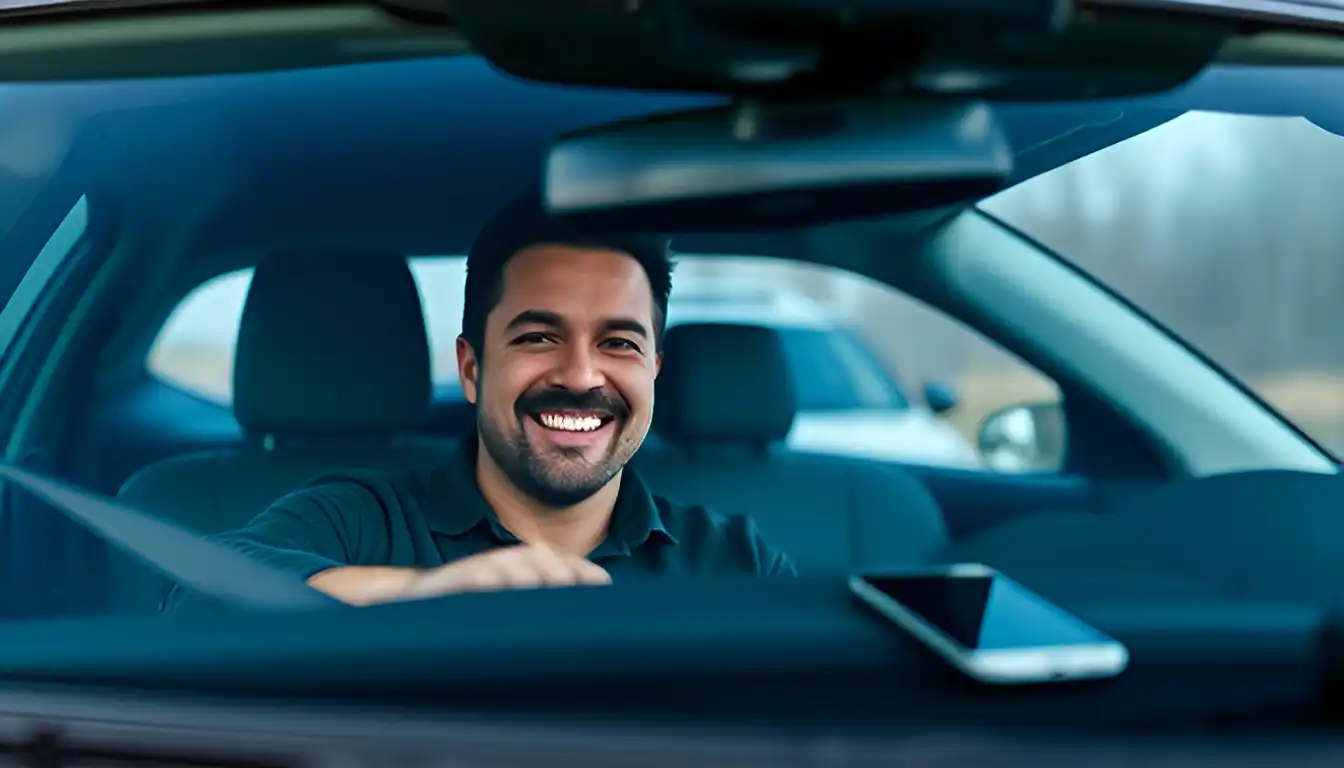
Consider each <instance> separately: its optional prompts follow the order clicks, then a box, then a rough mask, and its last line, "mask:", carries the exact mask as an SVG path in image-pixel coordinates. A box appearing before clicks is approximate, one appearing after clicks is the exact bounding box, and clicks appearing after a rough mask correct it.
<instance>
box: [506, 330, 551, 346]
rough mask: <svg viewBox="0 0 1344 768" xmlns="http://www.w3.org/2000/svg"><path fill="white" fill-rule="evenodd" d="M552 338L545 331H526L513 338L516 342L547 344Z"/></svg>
mask: <svg viewBox="0 0 1344 768" xmlns="http://www.w3.org/2000/svg"><path fill="white" fill-rule="evenodd" d="M549 340H550V338H549V337H548V336H547V335H546V334H544V333H525V334H523V335H522V336H519V337H518V338H516V339H514V340H513V343H514V344H545V343H546V342H547V341H549Z"/></svg>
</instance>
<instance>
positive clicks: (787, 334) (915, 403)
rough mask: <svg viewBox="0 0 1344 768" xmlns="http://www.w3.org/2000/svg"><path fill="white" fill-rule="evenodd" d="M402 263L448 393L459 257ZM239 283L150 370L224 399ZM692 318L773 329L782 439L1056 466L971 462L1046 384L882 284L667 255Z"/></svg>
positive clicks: (202, 310)
mask: <svg viewBox="0 0 1344 768" xmlns="http://www.w3.org/2000/svg"><path fill="white" fill-rule="evenodd" d="M410 263H411V267H412V271H413V273H414V274H415V277H416V281H417V283H418V285H419V288H420V293H421V298H422V302H423V305H424V308H425V320H426V326H427V330H428V332H429V338H430V344H431V346H432V348H433V350H432V360H433V375H434V381H435V385H436V391H437V397H438V398H440V399H441V400H453V399H458V398H460V397H461V390H460V388H459V387H458V384H457V355H456V346H455V343H456V338H457V336H458V334H459V332H460V330H461V321H462V288H463V283H464V279H465V268H464V264H463V260H462V259H461V258H458V257H433V256H425V257H413V258H411V259H410ZM250 280H251V271H250V270H244V271H241V272H235V273H232V274H229V275H224V276H222V277H219V278H216V279H215V280H212V281H210V282H208V283H206V284H204V285H202V286H200V287H199V288H198V289H196V290H195V291H194V292H193V293H192V294H190V295H189V296H188V297H187V298H186V299H185V300H184V301H183V302H182V304H181V306H179V307H178V308H177V310H176V311H175V312H174V313H173V314H172V316H171V318H170V319H169V320H168V322H167V323H166V324H165V326H164V328H163V330H162V332H161V333H160V335H159V338H158V340H157V341H156V343H155V345H154V348H153V350H152V352H151V354H150V358H149V361H148V365H149V369H150V370H151V372H153V373H154V374H155V375H156V376H158V377H159V378H160V379H161V380H163V381H166V382H168V383H170V384H172V385H174V386H177V387H181V388H183V389H187V390H189V391H192V392H194V393H196V394H198V395H200V396H202V397H205V398H207V399H210V400H213V401H215V402H218V403H220V404H221V405H225V406H226V405H228V404H229V402H230V401H231V397H232V372H233V356H234V350H235V346H236V341H237V334H238V323H239V319H240V317H241V315H242V311H243V304H244V301H245V300H246V296H247V287H248V283H249V281H250ZM700 321H716V322H742V323H750V324H764V325H770V326H772V327H777V328H779V330H780V332H781V334H782V340H783V342H784V345H785V350H786V354H787V356H788V362H789V366H790V370H791V373H792V375H793V377H794V381H795V390H796V393H797V396H798V400H799V409H800V417H799V421H798V422H796V424H795V430H794V434H793V435H791V436H790V441H791V443H792V444H793V445H794V447H797V448H801V449H806V450H810V451H817V452H822V453H827V452H829V453H836V454H860V455H864V456H868V457H870V458H878V459H883V458H885V459H892V460H899V461H906V462H915V463H928V464H934V465H948V466H976V467H979V466H984V465H985V464H986V463H988V464H989V465H990V466H992V467H996V468H1000V469H1014V470H1016V469H1024V468H1026V469H1053V468H1055V466H1056V465H1057V459H1052V460H1051V461H1047V462H1044V463H1041V462H1035V463H1033V462H1030V461H1019V460H1018V459H1016V458H1014V459H1011V460H1006V461H1005V460H1001V459H994V460H992V461H985V460H984V458H983V457H981V456H980V455H979V454H978V452H977V450H976V448H975V446H976V445H977V442H978V440H979V438H980V427H981V423H982V422H983V421H984V420H985V417H986V416H988V415H989V414H991V413H993V412H995V411H998V410H999V409H1002V408H1005V407H1007V406H1010V405H1015V404H1017V403H1019V402H1022V401H1025V400H1031V401H1044V402H1057V401H1058V394H1057V391H1056V388H1055V386H1054V384H1053V382H1051V381H1049V380H1048V379H1046V378H1045V377H1043V376H1041V375H1040V374H1039V373H1036V372H1035V371H1034V370H1032V369H1030V368H1028V367H1027V366H1025V365H1024V364H1022V363H1021V362H1020V361H1018V360H1017V359H1016V358H1014V357H1012V356H1009V355H1007V354H1005V353H1003V352H1002V351H1000V350H999V349H998V348H997V347H995V346H993V345H991V344H989V343H988V342H986V341H985V340H983V339H982V338H981V337H980V336H978V335H977V334H975V333H973V332H971V331H969V330H967V329H966V328H965V327H964V326H962V325H960V324H959V323H956V322H954V321H952V320H951V319H949V318H947V317H946V316H944V315H942V314H940V313H938V312H935V311H933V310H931V309H928V308H927V307H925V306H923V305H922V304H920V303H918V302H916V301H914V300H912V299H910V298H908V297H906V296H904V295H903V294H900V293H898V292H896V291H894V290H892V289H890V288H888V287H886V286H882V285H879V284H877V283H874V282H872V281H869V280H866V279H863V278H859V277H857V276H855V275H852V274H849V273H845V272H842V271H840V270H835V269H828V268H822V267H817V266H812V265H803V264H791V263H787V262H782V261H774V260H767V259H754V258H724V257H715V258H712V259H711V258H706V257H696V256H687V255H683V256H679V257H678V264H677V272H676V288H675V289H674V291H673V297H672V302H671V305H670V306H669V308H668V323H669V324H670V325H676V324H678V323H685V322H700ZM934 382H936V383H939V384H942V385H944V386H943V389H944V390H945V391H946V392H948V393H950V394H951V395H952V396H953V397H954V399H955V405H954V407H951V408H945V409H941V412H937V413H936V412H935V411H938V410H940V409H938V408H936V407H931V406H932V405H933V404H932V403H931V402H929V401H928V398H926V397H925V385H926V384H929V383H934ZM856 430H857V431H859V432H864V434H862V435H860V434H858V433H857V432H856Z"/></svg>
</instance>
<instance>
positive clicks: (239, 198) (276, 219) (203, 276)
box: [0, 56, 1179, 351]
mask: <svg viewBox="0 0 1344 768" xmlns="http://www.w3.org/2000/svg"><path fill="white" fill-rule="evenodd" d="M7 94H8V97H9V98H13V99H15V100H17V101H19V102H21V103H20V104H18V105H16V106H19V107H21V108H20V109H18V110H16V111H14V112H12V114H17V115H19V116H20V117H22V116H23V115H29V114H31V115H35V116H37V117H39V118H43V119H47V120H48V122H50V120H51V119H52V116H53V115H54V116H56V119H58V120H63V121H66V124H67V125H70V126H80V127H78V128H73V129H71V130H70V134H71V135H73V136H74V140H73V149H72V151H71V152H70V153H69V155H68V158H69V159H68V160H67V163H66V165H67V166H69V165H71V164H76V165H80V166H82V167H80V168H79V169H78V171H80V172H83V173H85V174H86V175H88V176H89V177H90V185H91V188H92V193H91V196H92V197H93V198H94V199H95V203H94V204H95V205H97V202H96V201H97V200H100V199H101V200H103V201H104V202H108V203H111V204H112V205H113V206H114V207H115V208H116V210H117V214H118V219H119V222H120V225H121V227H122V228H123V233H122V238H123V247H124V248H126V249H127V250H129V251H131V252H130V253H128V254H127V255H128V256H129V257H130V259H129V261H128V262H127V263H128V264H130V265H131V268H132V269H133V270H134V272H135V273H136V275H137V279H136V284H138V285H140V286H144V285H146V284H152V285H155V286H157V287H156V289H154V290H143V289H142V290H139V291H133V292H127V293H124V294H123V295H124V296H125V297H126V298H128V299H129V300H131V301H133V302H136V303H135V304H134V305H131V306H123V307H122V308H121V314H122V320H123V328H125V329H126V330H127V331H128V332H132V331H134V330H136V329H139V331H140V336H141V338H138V339H137V340H136V341H135V345H136V346H138V347H147V345H148V343H149V342H150V341H151V340H152V336H151V337H149V338H144V336H145V333H146V332H148V333H151V334H152V332H153V331H154V330H156V329H157V328H158V327H159V325H160V324H161V323H162V321H163V320H165V319H166V317H167V315H168V313H169V312H170V311H171V309H172V307H173V306H175V304H176V303H177V302H178V301H179V300H180V299H181V298H182V297H183V296H184V295H185V294H186V293H187V292H188V291H189V290H190V289H192V288H194V287H195V286H197V285H199V284H200V283H202V282H204V281H205V280H208V279H209V278H211V277H213V276H215V275H219V274H222V273H225V272H228V271H232V270H235V269H240V268H244V267H248V266H252V265H254V264H255V263H257V261H258V260H259V259H260V257H261V256H262V255H263V253H264V252H266V251H269V250H272V249H276V248H282V247H291V246H309V247H312V246H317V247H321V246H332V247H341V248H349V247H369V248H378V249H383V250H389V251H394V252H402V253H461V252H464V251H465V249H466V248H467V246H468V245H469V242H470V239H471V237H472V235H473V234H474V232H475V230H476V229H477V228H478V227H479V226H480V224H481V223H483V222H484V221H485V219H486V218H488V216H489V215H490V214H491V213H492V212H493V211H494V210H495V209H496V208H497V207H498V206H500V205H501V204H503V202H505V201H506V200H507V199H508V198H510V197H511V196H513V195H515V194H517V192H518V191H519V190H520V189H522V188H525V187H527V186H529V185H532V184H535V183H536V182H537V181H539V178H540V168H541V165H542V160H543V158H544V154H545V151H546V149H547V146H548V144H549V142H550V141H551V140H552V139H553V138H554V137H555V136H556V135H557V134H560V133H563V132H565V131H568V130H573V129H576V128H580V127H587V126H590V125H592V124H594V123H598V122H602V121H607V120H616V119H621V118H625V117H630V116H635V115H643V114H648V113H654V112H659V111H664V110H671V109H680V108H688V107H695V106H704V105H711V104H715V103H719V101H720V100H719V99H718V98H717V97H704V96H688V95H668V94H648V93H635V92H627V91H615V90H597V89H580V88H561V87H555V86H548V85H538V84H534V83H529V82H524V81H521V80H518V79H515V78H512V77H508V76H505V75H502V74H500V73H499V72H497V71H496V70H494V69H493V68H491V67H490V66H489V65H487V64H486V63H484V62H483V61H482V60H480V59H479V58H476V57H473V56H456V57H445V58H438V59H425V60H418V61H404V62H391V63H379V64H367V65H356V66H345V67H333V68H327V69H307V70H294V71H288V72H274V73H262V74H244V75H228V76H216V77H198V78H164V79H158V80H132V81H118V82H105V83H79V84H68V85H51V86H41V85H38V86H5V87H3V88H0V98H5V97H6V95H7ZM1002 113H1003V122H1004V124H1005V128H1006V129H1007V131H1008V133H1009V134H1010V138H1011V139H1012V140H1013V142H1014V144H1015V146H1019V147H1023V148H1030V150H1031V151H1030V152H1029V153H1028V155H1030V157H1028V156H1027V155H1024V156H1023V157H1022V161H1023V162H1022V163H1021V164H1020V165H1021V166H1022V168H1023V171H1022V173H1023V175H1034V174H1035V173H1039V172H1042V171H1043V170H1046V169H1048V168H1052V167H1055V166H1057V165H1059V164H1061V163H1063V162H1068V161H1069V160H1072V159H1074V158H1076V157H1078V156H1081V155H1083V154H1087V153H1089V152H1091V151H1094V150H1095V149H1098V148H1100V147H1102V146H1105V145H1107V144H1110V143H1113V142H1114V141H1117V140H1120V139H1123V138H1125V137H1127V136H1128V135H1133V134H1134V133H1138V132H1140V131H1142V130H1146V129H1147V128H1149V127H1151V126H1152V125H1155V124H1157V123H1159V122H1162V121H1163V120H1165V119H1169V118H1170V117H1171V116H1174V115H1175V114H1179V109H1171V110H1167V111H1162V112H1160V113H1159V112H1153V113H1144V114H1142V115H1139V116H1137V117H1136V116H1134V115H1133V114H1130V113H1128V112H1126V111H1125V110H1123V109H1118V108H1117V106H1116V105H1115V104H1109V105H1107V104H1100V105H1098V104H1091V103H1083V104H1052V105H1044V106H1034V105H1033V106H1026V105H1006V106H1005V107H1004V109H1003V110H1002ZM1061 137H1062V138H1061ZM1043 148H1045V149H1043ZM65 170H67V171H69V170H70V169H69V168H68V167H67V168H66V169H65ZM949 213H951V212H949V211H932V212H924V213H921V214H918V215H913V216H910V217H908V218H907V219H906V221H905V225H904V226H903V227H900V229H902V230H905V234H906V235H908V234H909V232H910V231H915V232H919V231H927V230H928V229H929V225H930V224H932V223H936V222H937V221H941V220H943V219H944V218H946V216H947V215H949ZM891 225H892V222H888V223H886V224H884V225H883V226H891ZM853 235H854V232H853V231H850V230H846V229H844V228H826V227H822V228H818V229H815V230H809V231H806V232H793V233H775V234H772V235H753V236H716V237H713V238H709V239H705V238H703V236H701V237H697V238H689V239H682V240H679V241H678V245H679V247H681V248H683V249H684V250H688V251H695V252H711V253H751V254H759V255H771V256H779V257H784V258H802V259H810V260H817V258H818V255H819V254H820V255H821V257H822V258H823V259H825V260H826V261H827V262H828V263H830V264H831V265H832V266H837V267H841V268H846V269H851V270H853V271H856V272H860V273H871V271H872V270H871V269H869V268H867V267H871V265H865V264H863V263H855V262H850V263H846V258H847V257H848V258H851V259H859V258H860V257H859V256H858V255H857V254H858V253H860V251H856V250H854V249H844V248H835V247H834V246H836V245H843V243H844V241H845V240H846V239H848V238H851V237H852V236H853ZM906 240H907V247H908V246H909V242H908V240H909V238H908V237H907V238H906ZM128 243H133V246H132V245H129V244H128ZM819 245H820V246H826V247H824V248H819V247H818V246H819ZM869 252H871V249H869ZM888 253H890V251H888ZM122 341H123V342H125V341H128V340H126V339H123V340H122ZM137 351H139V350H137Z"/></svg>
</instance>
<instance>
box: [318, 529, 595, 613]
mask: <svg viewBox="0 0 1344 768" xmlns="http://www.w3.org/2000/svg"><path fill="white" fill-rule="evenodd" d="M610 583H611V576H610V575H609V574H608V573H607V572H606V571H604V570H602V568H600V567H599V566H596V565H594V564H593V563H591V562H589V561H588V560H587V559H585V558H582V557H579V556H577V555H569V554H565V553H563V552H557V551H555V550H553V549H549V548H547V547H539V546H530V545H527V544H523V545H519V546H516V547H509V548H506V549H492V550H490V551H488V552H482V553H480V554H479V555H472V556H471V557H464V558H462V559H461V560H455V561H453V562H451V563H448V564H446V565H441V566H439V567H438V568H429V569H415V568H392V567H386V566H369V565H348V566H343V567H340V568H332V569H330V570H326V571H323V572H321V573H319V574H316V575H315V576H313V577H312V578H310V579H308V585H309V586H311V587H312V588H313V589H316V590H318V591H320V592H325V593H326V594H328V595H331V596H332V597H334V598H336V599H337V600H340V601H342V602H346V603H349V604H351V605H373V604H375V603H387V602H393V601H397V600H418V599H421V598H426V597H437V596H439V595H448V594H452V593H454V592H489V591H493V590H499V589H531V588H535V587H568V586H578V585H581V584H610Z"/></svg>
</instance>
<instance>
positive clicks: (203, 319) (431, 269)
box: [146, 257, 466, 405]
mask: <svg viewBox="0 0 1344 768" xmlns="http://www.w3.org/2000/svg"><path fill="white" fill-rule="evenodd" d="M410 263H411V271H412V272H413V273H414V274H415V278H416V282H417V284H418V285H419V287H420V301H421V304H422V305H423V306H424V311H425V323H426V330H427V331H428V333H429V337H430V345H431V349H432V350H433V355H432V357H431V361H430V363H431V370H432V371H433V374H434V382H435V384H436V385H437V386H438V387H439V388H440V389H446V390H449V391H450V392H451V391H456V390H457V353H456V348H455V346H454V344H455V340H456V339H457V335H458V332H459V329H460V327H461V324H462V281H463V280H464V278H465V274H466V273H465V271H464V269H465V267H464V263H463V260H462V259H460V258H433V257H430V258H418V257H417V258H412V259H410ZM251 283H252V270H251V269H243V270H238V271H236V272H230V273H229V274H226V275H221V276H219V277H216V278H215V279H213V280H210V281H209V282H206V283H204V284H202V285H201V286H199V287H197V288H196V290H194V291H192V292H191V293H190V294H188V295H187V297H186V298H185V299H183V300H182V303H181V304H179V305H178V306H177V309H175V310H174V311H173V313H172V315H171V316H169V318H168V321H167V322H166V323H164V326H163V329H162V330H161V331H159V336H158V338H157V339H155V341H154V346H153V348H152V349H151V350H150V353H149V359H148V360H147V361H146V367H147V368H148V369H149V372H150V373H152V374H154V375H155V376H156V377H158V378H159V379H160V380H162V381H164V382H166V383H168V384H172V385H173V386H176V387H178V388H180V389H183V390H186V391H188V392H191V393H193V394H195V395H197V396H199V397H203V398H205V399H207V400H210V401H213V402H216V403H219V404H220V405H230V404H232V402H233V359H234V352H235V350H236V349H237V345H238V324H239V321H241V320H242V315H243V304H244V303H245V302H246V300H247V289H248V287H249V286H250V285H251Z"/></svg>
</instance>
